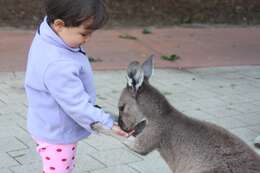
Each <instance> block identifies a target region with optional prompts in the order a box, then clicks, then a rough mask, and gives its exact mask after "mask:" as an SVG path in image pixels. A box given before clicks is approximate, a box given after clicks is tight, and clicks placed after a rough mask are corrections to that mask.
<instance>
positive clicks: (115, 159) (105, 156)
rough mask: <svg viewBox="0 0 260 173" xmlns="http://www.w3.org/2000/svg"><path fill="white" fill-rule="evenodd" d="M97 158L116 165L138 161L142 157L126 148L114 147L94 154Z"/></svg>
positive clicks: (108, 164) (107, 163) (106, 163)
mask: <svg viewBox="0 0 260 173" xmlns="http://www.w3.org/2000/svg"><path fill="white" fill-rule="evenodd" d="M92 157H94V158H95V159H97V160H99V161H100V162H102V163H104V164H105V165H106V166H116V165H122V164H129V163H132V162H138V161H141V160H142V159H141V158H140V157H138V156H136V155H135V154H132V153H131V152H129V151H127V150H126V149H112V150H108V151H100V152H97V153H96V154H95V155H92Z"/></svg>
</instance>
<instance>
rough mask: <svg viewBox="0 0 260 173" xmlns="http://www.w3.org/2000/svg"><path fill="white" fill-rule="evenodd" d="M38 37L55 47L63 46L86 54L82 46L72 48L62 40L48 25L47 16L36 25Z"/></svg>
mask: <svg viewBox="0 0 260 173" xmlns="http://www.w3.org/2000/svg"><path fill="white" fill-rule="evenodd" d="M37 34H38V35H39V37H40V38H42V39H43V40H44V41H46V42H48V43H50V44H53V45H55V46H57V47H61V48H65V49H67V50H69V51H72V52H81V53H83V54H86V53H85V51H84V50H83V48H82V46H81V47H79V48H72V47H69V46H68V45H67V44H66V43H65V42H64V41H63V40H62V38H60V37H59V36H58V35H57V34H56V33H55V32H54V31H53V29H52V28H51V27H50V25H49V24H48V22H47V16H45V17H44V20H43V22H42V23H41V24H40V26H39V27H38V32H37Z"/></svg>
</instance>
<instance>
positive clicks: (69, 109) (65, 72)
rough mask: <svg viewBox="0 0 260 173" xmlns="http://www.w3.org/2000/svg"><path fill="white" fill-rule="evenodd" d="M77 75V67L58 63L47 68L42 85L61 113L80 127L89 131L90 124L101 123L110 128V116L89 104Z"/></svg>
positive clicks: (72, 64) (71, 64) (88, 98)
mask: <svg viewBox="0 0 260 173" xmlns="http://www.w3.org/2000/svg"><path fill="white" fill-rule="evenodd" d="M79 73H80V70H79V65H77V64H75V63H72V62H69V61H58V62H55V63H52V64H50V65H49V66H48V67H47V69H46V71H45V75H44V84H45V86H46V87H47V89H48V91H49V92H50V94H51V95H52V97H53V98H54V99H55V100H56V102H57V103H58V104H59V106H60V107H61V108H62V109H63V111H64V112H65V113H66V114H68V115H69V116H70V117H71V118H72V119H73V120H74V121H76V122H77V123H78V124H79V125H80V126H82V127H84V128H85V129H87V130H88V131H91V128H90V125H91V123H93V122H101V123H102V124H103V125H104V126H105V127H106V128H112V126H113V120H112V119H111V118H110V115H109V114H107V113H105V112H104V111H103V110H102V109H99V108H96V107H95V106H94V105H93V104H92V103H91V101H90V96H89V95H88V93H87V92H86V91H85V89H84V86H83V84H82V82H81V79H80V78H79Z"/></svg>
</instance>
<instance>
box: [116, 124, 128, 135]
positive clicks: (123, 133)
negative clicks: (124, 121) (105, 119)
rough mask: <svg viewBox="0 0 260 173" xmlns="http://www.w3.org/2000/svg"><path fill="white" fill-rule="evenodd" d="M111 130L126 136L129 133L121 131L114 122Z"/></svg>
mask: <svg viewBox="0 0 260 173" xmlns="http://www.w3.org/2000/svg"><path fill="white" fill-rule="evenodd" d="M112 131H114V132H115V133H116V134H117V135H120V136H124V137H128V136H129V134H128V133H127V132H125V131H123V130H122V129H121V128H120V127H119V126H118V125H116V124H114V125H113V127H112Z"/></svg>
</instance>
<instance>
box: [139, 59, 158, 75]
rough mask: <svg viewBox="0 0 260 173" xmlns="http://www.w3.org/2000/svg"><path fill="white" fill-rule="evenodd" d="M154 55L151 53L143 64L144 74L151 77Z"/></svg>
mask: <svg viewBox="0 0 260 173" xmlns="http://www.w3.org/2000/svg"><path fill="white" fill-rule="evenodd" d="M154 57H155V56H154V55H151V56H150V57H149V58H147V60H145V62H144V63H143V65H142V68H143V71H144V76H145V77H146V78H147V79H149V78H150V77H151V76H152V74H153V68H154Z"/></svg>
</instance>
